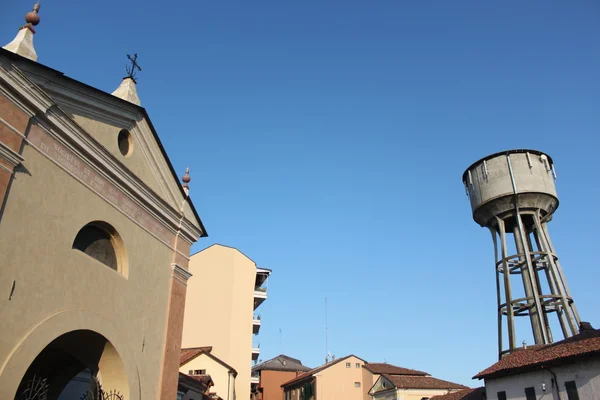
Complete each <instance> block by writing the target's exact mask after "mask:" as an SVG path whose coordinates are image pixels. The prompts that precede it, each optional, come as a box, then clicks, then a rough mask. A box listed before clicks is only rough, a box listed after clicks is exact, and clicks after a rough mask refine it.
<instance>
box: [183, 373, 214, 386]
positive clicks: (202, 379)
mask: <svg viewBox="0 0 600 400" xmlns="http://www.w3.org/2000/svg"><path fill="white" fill-rule="evenodd" d="M188 376H189V377H190V378H192V379H194V380H197V381H198V382H201V383H203V384H205V385H208V384H211V383H212V384H214V382H213V380H212V378H211V377H210V375H208V374H201V375H188Z"/></svg>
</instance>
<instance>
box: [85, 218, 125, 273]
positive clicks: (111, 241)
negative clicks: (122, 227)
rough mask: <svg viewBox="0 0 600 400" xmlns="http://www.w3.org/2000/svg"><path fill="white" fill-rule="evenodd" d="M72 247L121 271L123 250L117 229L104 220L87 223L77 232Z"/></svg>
mask: <svg viewBox="0 0 600 400" xmlns="http://www.w3.org/2000/svg"><path fill="white" fill-rule="evenodd" d="M73 249H75V250H79V251H81V252H83V253H85V254H87V255H88V256H90V257H92V258H94V259H95V260H97V261H100V262H101V263H102V264H104V265H106V266H107V267H110V268H112V269H114V270H115V271H121V265H120V264H121V261H122V260H121V258H123V257H122V256H123V252H124V250H125V248H124V246H123V241H122V240H121V237H120V236H119V234H118V233H117V231H116V230H115V229H114V228H113V227H112V226H110V225H109V224H107V223H106V222H100V221H95V222H91V223H89V224H87V225H86V226H84V227H83V228H81V230H80V231H79V232H78V233H77V236H75V240H74V241H73Z"/></svg>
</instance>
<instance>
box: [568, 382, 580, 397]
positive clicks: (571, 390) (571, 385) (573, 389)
mask: <svg viewBox="0 0 600 400" xmlns="http://www.w3.org/2000/svg"><path fill="white" fill-rule="evenodd" d="M565 389H567V399H568V400H579V393H577V386H576V385H575V381H569V382H565Z"/></svg>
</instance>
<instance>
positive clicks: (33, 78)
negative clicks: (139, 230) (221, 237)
mask: <svg viewBox="0 0 600 400" xmlns="http://www.w3.org/2000/svg"><path fill="white" fill-rule="evenodd" d="M2 55H6V56H8V57H10V58H11V60H10V62H12V63H13V65H14V66H16V67H17V68H15V69H14V70H13V71H12V72H11V73H12V74H13V77H14V82H15V84H17V82H19V83H18V85H20V86H19V87H15V90H17V91H19V92H21V93H31V95H32V96H34V97H35V96H38V97H40V98H42V97H43V98H45V99H47V100H45V101H46V104H47V105H46V107H48V108H49V109H53V110H54V111H53V112H52V115H53V116H54V117H56V118H59V120H57V121H56V123H59V125H61V126H70V128H68V129H67V130H65V131H64V132H65V133H66V134H69V135H73V139H74V140H76V141H77V140H79V139H78V138H83V137H86V136H87V138H88V139H86V140H84V142H85V144H86V146H89V147H88V149H90V150H89V151H93V152H94V154H98V157H99V158H101V159H104V160H105V161H106V164H104V166H105V168H106V169H107V170H110V172H111V173H112V174H113V175H114V176H115V179H123V180H124V181H127V182H133V183H134V186H135V187H137V188H138V190H139V192H140V193H141V194H140V196H146V197H145V198H148V197H147V196H150V197H151V198H155V199H156V202H157V204H163V205H164V208H165V210H166V212H167V213H170V215H175V214H179V213H180V212H181V209H182V207H183V213H184V216H185V219H186V220H187V221H188V222H186V224H188V226H190V225H189V224H191V226H193V227H194V228H191V226H190V228H191V229H192V230H193V231H200V235H201V236H205V235H206V232H205V230H204V227H203V226H202V222H201V221H200V218H199V217H198V216H197V214H196V212H195V210H194V209H193V206H192V205H191V201H186V194H185V192H184V190H183V188H182V186H181V182H180V178H178V177H177V174H175V171H174V170H173V167H172V165H171V163H170V160H169V158H168V156H167V154H166V152H165V151H164V149H163V147H162V144H161V142H160V139H159V138H158V135H157V133H156V132H155V130H154V128H153V126H152V122H151V121H150V119H149V117H148V114H147V113H146V110H145V109H144V108H142V107H139V106H137V105H135V104H132V103H129V102H127V101H124V100H122V99H119V98H117V97H115V96H113V95H111V94H109V93H106V92H103V91H101V90H98V89H95V88H93V87H91V86H88V85H86V84H84V83H81V82H78V81H76V80H74V79H71V78H68V77H66V76H64V75H63V74H62V73H60V72H58V71H56V70H53V69H51V68H48V67H46V66H43V65H41V64H38V63H35V62H32V61H30V60H27V59H24V58H22V57H19V56H17V55H12V53H9V52H4V53H2ZM28 81H29V82H28ZM38 91H39V93H38ZM34 92H35V93H34ZM42 93H43V94H42ZM123 137H125V138H126V143H127V145H128V146H123V145H122V143H124V142H123V140H122V138H123ZM93 148H96V150H92V149H93ZM183 173H184V171H181V172H180V174H179V175H183ZM160 207H163V206H162V205H161V206H160Z"/></svg>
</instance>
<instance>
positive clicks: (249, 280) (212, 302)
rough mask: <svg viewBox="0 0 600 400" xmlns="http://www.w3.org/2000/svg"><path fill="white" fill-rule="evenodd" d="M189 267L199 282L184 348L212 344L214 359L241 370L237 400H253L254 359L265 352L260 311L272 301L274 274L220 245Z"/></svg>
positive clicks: (191, 285)
mask: <svg viewBox="0 0 600 400" xmlns="http://www.w3.org/2000/svg"><path fill="white" fill-rule="evenodd" d="M189 269H190V272H191V273H192V274H194V275H195V276H196V279H190V280H189V282H188V290H187V297H186V307H185V314H184V322H183V340H182V348H193V347H200V346H211V347H212V350H211V352H210V354H211V355H213V356H215V357H217V358H218V359H220V360H222V361H223V362H225V363H226V364H227V365H230V366H231V367H233V368H234V369H235V370H236V371H237V377H236V379H235V398H237V399H243V400H247V399H249V398H250V389H251V385H250V373H251V371H250V370H251V366H252V361H255V360H258V356H259V354H260V345H259V343H258V341H257V340H254V339H255V336H256V335H258V333H259V331H260V326H261V319H260V317H259V316H258V315H257V312H256V310H257V309H258V307H260V305H261V304H262V303H263V302H264V301H265V300H266V299H267V288H266V282H267V278H268V277H269V275H270V274H271V271H270V270H268V269H264V268H258V267H257V266H256V263H255V262H254V261H252V260H251V259H250V258H249V257H247V256H246V255H245V254H243V253H242V252H240V251H239V250H238V249H236V248H233V247H228V246H223V245H220V244H215V245H212V246H210V247H208V248H206V249H204V250H202V251H200V252H198V253H196V254H194V255H192V256H191V257H190V263H189ZM207 373H208V374H210V375H211V376H212V372H211V371H207ZM213 379H214V380H215V386H217V385H219V384H220V383H219V382H218V380H217V379H216V378H215V377H214V376H213Z"/></svg>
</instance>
